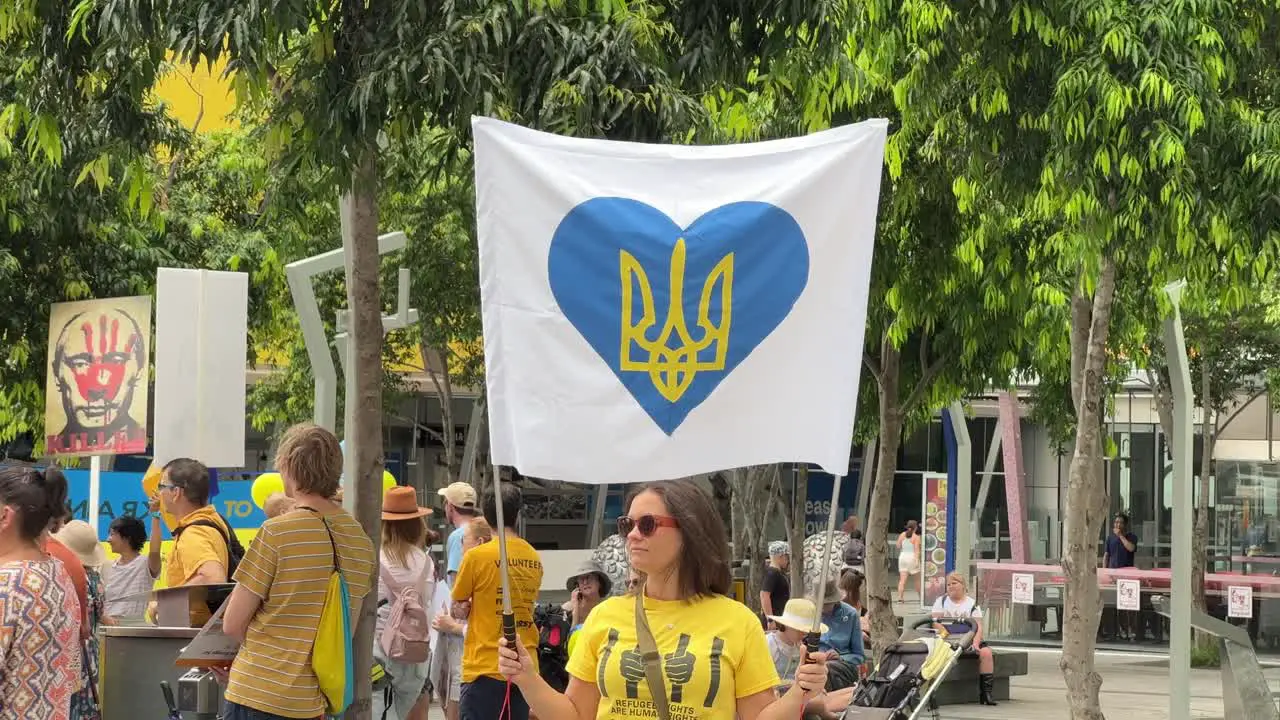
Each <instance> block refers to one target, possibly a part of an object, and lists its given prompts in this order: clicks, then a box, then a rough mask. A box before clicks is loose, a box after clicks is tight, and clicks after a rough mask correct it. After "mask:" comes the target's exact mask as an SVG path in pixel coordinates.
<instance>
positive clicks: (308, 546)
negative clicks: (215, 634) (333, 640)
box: [226, 510, 376, 718]
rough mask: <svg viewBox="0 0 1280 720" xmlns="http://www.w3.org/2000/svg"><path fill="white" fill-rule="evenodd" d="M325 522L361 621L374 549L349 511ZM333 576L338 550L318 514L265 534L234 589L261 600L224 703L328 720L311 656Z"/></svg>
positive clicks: (269, 526)
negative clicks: (238, 588)
mask: <svg viewBox="0 0 1280 720" xmlns="http://www.w3.org/2000/svg"><path fill="white" fill-rule="evenodd" d="M326 520H328V524H329V528H330V529H331V530H332V532H333V544H336V545H337V548H338V566H339V568H340V569H341V571H342V575H343V577H344V578H346V581H347V588H348V591H349V593H350V596H351V610H352V612H353V613H354V614H357V615H358V613H359V611H360V601H361V599H362V598H364V597H365V596H366V595H368V594H369V590H370V589H371V587H372V584H373V582H374V572H375V571H376V565H375V563H374V557H373V543H372V542H370V541H369V536H368V535H365V534H364V530H362V529H361V528H360V524H359V523H357V522H356V521H355V519H354V518H352V517H351V515H349V514H348V513H346V512H344V511H338V512H335V513H333V514H331V515H328V516H326ZM332 571H333V545H331V544H330V540H329V532H328V531H326V529H325V524H324V523H323V522H322V521H321V520H320V518H319V517H318V516H317V515H316V514H315V513H313V512H311V511H310V510H294V511H292V512H288V513H285V514H284V515H281V516H279V517H275V518H272V519H270V520H268V521H267V522H266V523H265V524H264V525H263V526H262V529H261V530H259V531H258V535H257V536H256V537H255V538H254V539H253V543H252V544H250V545H249V549H248V550H247V551H245V555H244V559H243V560H241V561H240V567H239V569H238V570H236V577H235V580H236V582H238V583H240V585H241V586H242V587H244V588H245V589H246V590H248V591H249V592H251V593H253V594H254V595H257V596H258V597H259V598H261V599H262V606H261V607H260V608H259V609H258V612H257V613H256V614H255V615H254V616H253V619H252V620H250V621H249V629H248V631H247V633H246V634H245V640H244V645H242V646H241V647H240V652H239V653H238V654H237V655H236V660H235V663H234V664H232V666H231V680H230V682H228V683H227V691H226V699H227V700H230V701H231V702H234V703H237V704H239V705H244V706H245V707H249V708H253V709H255V710H260V711H262V712H265V713H270V714H273V715H279V716H282V717H288V718H318V717H320V716H321V715H323V714H324V707H325V704H324V697H323V696H322V695H321V694H320V684H319V681H318V680H317V679H316V674H315V671H313V670H312V669H311V648H312V646H313V645H314V644H315V639H316V628H317V627H318V626H319V624H320V609H321V608H322V607H324V599H325V591H326V589H327V588H328V585H329V574H330V573H331V572H332ZM353 619H354V618H353Z"/></svg>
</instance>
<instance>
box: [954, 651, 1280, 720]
mask: <svg viewBox="0 0 1280 720" xmlns="http://www.w3.org/2000/svg"><path fill="white" fill-rule="evenodd" d="M1058 657H1059V654H1058V653H1057V652H1056V651H1031V655H1030V674H1028V675H1027V676H1026V677H1022V678H1016V679H1014V680H1013V683H1012V695H1013V700H1012V701H1011V702H1006V703H1001V704H1000V706H998V707H994V708H991V707H981V706H978V705H965V706H959V707H945V708H942V717H943V718H944V720H959V719H960V718H966V719H968V718H983V719H984V720H1002V719H1004V718H1019V719H1020V720H1021V719H1022V718H1035V719H1036V720H1056V719H1057V718H1067V717H1068V714H1067V709H1066V685H1065V684H1064V683H1063V680H1062V673H1061V671H1059V670H1058ZM1096 662H1097V668H1098V672H1099V673H1101V674H1102V710H1103V712H1104V713H1105V714H1106V715H1107V717H1111V718H1123V719H1124V720H1156V719H1157V718H1161V719H1163V718H1168V717H1169V667H1168V663H1167V662H1166V661H1165V660H1163V659H1161V658H1159V657H1151V656H1144V655H1136V654H1111V653H1107V654H1099V655H1098V656H1097V659H1096ZM1265 673H1266V675H1267V678H1268V680H1269V681H1270V683H1271V687H1272V689H1273V690H1275V689H1280V668H1268V669H1267V670H1266V671H1265ZM1191 716H1192V717H1194V718H1222V716H1223V711H1222V675H1221V674H1220V673H1219V672H1218V671H1217V670H1192V671H1191Z"/></svg>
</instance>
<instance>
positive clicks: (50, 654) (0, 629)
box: [0, 558, 83, 720]
mask: <svg viewBox="0 0 1280 720" xmlns="http://www.w3.org/2000/svg"><path fill="white" fill-rule="evenodd" d="M80 645H81V643H80V601H79V600H78V599H76V591H75V587H74V586H73V585H72V584H71V576H70V575H68V574H67V571H66V569H65V568H63V567H62V563H59V562H58V561H57V560H54V559H53V558H46V559H44V560H26V561H17V562H9V563H4V564H2V565H0V720H69V718H70V717H71V696H72V695H73V694H74V693H75V692H76V691H77V690H79V689H80V686H81V676H80V673H81V670H80V657H81V655H82V653H83V651H82V650H81V647H80Z"/></svg>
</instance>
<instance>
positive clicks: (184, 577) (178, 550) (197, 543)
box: [164, 505, 231, 627]
mask: <svg viewBox="0 0 1280 720" xmlns="http://www.w3.org/2000/svg"><path fill="white" fill-rule="evenodd" d="M197 520H208V521H210V522H214V523H217V524H218V526H219V527H221V528H223V529H227V525H226V523H224V522H223V521H222V518H221V517H219V516H218V511H217V510H214V509H213V506H212V505H205V506H204V507H202V508H200V509H199V510H196V511H195V512H193V513H191V514H190V515H188V516H186V517H184V518H182V522H180V523H178V528H177V529H178V530H180V531H181V535H179V537H178V540H177V542H175V543H174V544H173V550H171V551H170V552H169V558H168V560H167V561H166V562H165V570H164V584H165V587H171V588H176V587H181V586H183V585H186V584H187V583H190V582H191V579H192V578H193V577H195V574H196V571H198V570H199V569H200V566H201V565H204V564H205V563H207V562H216V563H220V564H221V565H222V569H223V570H224V571H225V570H227V569H228V565H230V562H231V561H230V559H229V558H228V557H227V541H226V540H223V539H222V535H221V534H219V533H218V531H217V530H215V529H214V528H211V527H209V526H208V525H195V526H192V523H194V522H196V521H197ZM230 533H231V531H230V530H227V534H228V537H229V536H230ZM208 620H209V607H208V606H207V605H205V604H204V602H202V601H201V598H200V596H198V595H195V596H192V597H191V627H204V624H205V623H206V622H208Z"/></svg>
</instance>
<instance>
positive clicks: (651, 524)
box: [618, 515, 680, 537]
mask: <svg viewBox="0 0 1280 720" xmlns="http://www.w3.org/2000/svg"><path fill="white" fill-rule="evenodd" d="M660 527H665V528H671V529H673V530H678V529H680V523H679V522H678V521H677V520H676V519H675V518H673V517H665V516H663V515H641V516H640V517H638V518H633V517H628V516H626V515H623V516H622V517H620V518H618V534H619V535H621V536H623V537H626V536H628V535H630V534H631V531H632V530H639V531H640V534H641V535H643V536H644V537H652V536H653V534H654V533H656V532H658V528H660Z"/></svg>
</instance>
